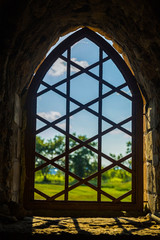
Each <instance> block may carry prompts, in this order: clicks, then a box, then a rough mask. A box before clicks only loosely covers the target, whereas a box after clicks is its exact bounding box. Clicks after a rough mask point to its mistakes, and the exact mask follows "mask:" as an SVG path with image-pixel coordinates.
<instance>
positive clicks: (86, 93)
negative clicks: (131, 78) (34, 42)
mask: <svg viewBox="0 0 160 240" xmlns="http://www.w3.org/2000/svg"><path fill="white" fill-rule="evenodd" d="M70 34H72V33H70ZM70 34H68V35H70ZM68 35H66V36H64V37H61V38H60V39H59V41H58V42H57V43H56V45H55V46H54V47H56V46H57V45H58V44H59V43H60V42H61V41H63V40H64V39H65V38H66V37H68ZM108 42H109V44H112V42H111V41H108ZM54 47H52V48H51V50H53V48H54ZM51 50H50V51H51ZM50 51H49V52H50ZM64 56H66V55H65V53H64ZM105 56H106V54H105V53H103V57H105ZM98 59H99V49H98V47H97V46H96V45H95V44H94V43H92V42H91V41H90V40H88V39H87V38H84V39H82V40H81V41H79V42H77V43H76V44H74V45H73V46H72V48H71V60H72V61H73V62H75V63H76V64H78V65H80V66H81V67H83V68H86V67H88V66H90V65H91V64H93V63H94V62H96V61H98ZM66 69H67V65H66V62H65V61H64V60H62V59H60V58H59V59H57V61H56V62H55V63H54V64H53V66H52V67H51V69H50V70H49V71H48V72H47V74H46V76H45V77H44V79H43V81H44V82H46V83H48V84H49V85H53V84H54V83H57V82H59V81H61V80H63V79H64V78H66ZM103 69H104V70H103V80H105V81H107V82H109V83H110V84H112V85H114V86H116V87H118V86H119V85H121V84H123V83H124V82H125V81H124V78H123V76H122V74H121V73H120V71H119V70H118V69H117V67H116V66H115V64H113V62H112V61H111V60H108V61H107V62H105V63H104V64H103ZM70 71H71V75H73V74H75V73H77V72H78V71H79V70H78V69H77V68H75V67H74V66H71V68H70ZM98 71H99V69H98V67H96V68H95V69H92V70H91V72H93V73H94V74H95V75H97V76H98ZM70 84H71V85H70V86H71V92H70V94H71V97H72V98H74V99H75V100H77V101H79V102H81V103H83V104H85V103H87V102H89V101H91V100H93V99H95V98H97V97H98V90H99V85H98V81H97V80H95V79H93V78H92V77H90V76H89V75H87V74H81V75H79V76H78V77H76V78H73V79H72V80H71V81H70ZM43 89H44V87H43V86H42V85H40V88H39V90H38V91H39V92H40V91H41V90H43ZM57 89H58V90H59V91H61V92H63V93H65V94H66V84H63V85H60V86H59V87H57ZM109 90H111V89H110V88H108V87H106V86H105V85H104V84H103V94H104V93H106V92H108V91H109ZM122 91H124V92H125V93H127V94H128V95H130V96H131V93H130V91H129V89H128V88H127V87H125V88H124V89H122ZM102 104H103V107H102V114H103V116H104V117H107V118H109V119H110V120H111V121H114V122H115V123H118V122H121V121H123V120H124V119H125V118H128V117H130V116H131V114H132V113H131V101H130V100H128V99H127V98H125V97H123V96H122V95H121V94H119V93H117V92H116V93H114V94H111V95H110V96H109V97H107V98H104V99H103V101H102ZM65 106H66V100H65V98H63V97H62V96H60V95H59V94H57V93H55V92H53V91H48V92H47V93H46V94H43V95H41V96H39V97H38V100H37V114H38V115H40V116H41V117H43V118H45V119H46V120H48V121H49V122H52V121H54V120H56V119H58V118H60V117H62V116H63V115H65V114H66V109H65ZM70 108H71V111H72V110H74V109H76V108H78V105H76V104H74V103H71V105H70ZM90 108H91V109H93V110H94V111H98V103H96V104H93V105H91V106H90ZM97 123H98V118H97V117H96V116H94V115H93V114H91V113H90V112H88V111H86V110H83V111H81V112H79V113H77V114H75V115H73V116H71V117H70V133H73V132H76V134H77V135H87V136H88V137H92V136H94V135H96V134H97V133H98V124H97ZM44 125H45V124H43V123H42V122H40V121H38V120H37V129H39V128H40V127H42V126H44ZM57 126H59V127H60V128H62V129H65V127H66V123H65V120H64V121H62V122H60V123H58V124H57ZM109 127H111V125H110V124H108V123H106V122H105V121H103V123H102V130H106V129H107V128H109ZM123 127H124V128H126V129H128V130H129V131H131V122H129V123H127V124H126V125H124V126H123ZM58 134H60V133H59V132H57V131H55V130H54V129H53V128H50V129H47V130H46V131H44V132H41V133H40V134H38V135H39V136H41V137H42V138H45V139H49V138H53V137H54V136H55V135H58ZM127 141H131V137H130V136H129V135H127V134H125V133H124V132H122V131H120V130H119V129H115V130H113V131H112V132H110V133H108V134H106V135H104V136H103V137H102V151H103V152H104V153H105V154H108V155H109V153H115V154H120V153H122V154H123V155H125V151H126V142H127Z"/></svg>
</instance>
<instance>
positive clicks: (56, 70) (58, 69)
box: [48, 58, 89, 77]
mask: <svg viewBox="0 0 160 240" xmlns="http://www.w3.org/2000/svg"><path fill="white" fill-rule="evenodd" d="M71 60H72V61H73V62H75V63H76V64H77V65H79V66H81V67H83V68H86V67H88V66H89V64H88V62H87V61H78V60H77V59H76V58H72V59H71ZM66 71H67V63H66V62H65V61H63V60H62V59H60V58H58V59H57V61H56V62H55V63H54V64H53V65H52V67H51V68H50V70H49V72H48V74H49V75H51V76H53V77H58V76H61V75H63V74H64V73H65V72H66ZM78 71H79V69H77V68H75V67H73V66H71V72H73V73H75V72H78Z"/></svg>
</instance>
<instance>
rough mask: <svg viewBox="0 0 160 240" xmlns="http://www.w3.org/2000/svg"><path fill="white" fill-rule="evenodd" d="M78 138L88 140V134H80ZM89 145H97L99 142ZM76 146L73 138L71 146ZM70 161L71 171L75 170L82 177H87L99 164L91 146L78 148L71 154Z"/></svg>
mask: <svg viewBox="0 0 160 240" xmlns="http://www.w3.org/2000/svg"><path fill="white" fill-rule="evenodd" d="M75 135H76V134H75V133H74V136H75ZM78 139H80V140H81V141H83V142H85V141H87V140H88V138H87V136H86V135H79V136H78ZM89 145H90V146H92V147H96V146H97V143H96V142H92V143H90V144H89ZM74 146H76V142H75V141H74V140H73V139H71V140H70V147H71V148H73V147H74ZM69 161H70V164H69V166H70V171H72V172H74V174H76V175H77V176H79V177H81V178H85V177H87V176H89V175H91V174H92V173H94V172H96V171H97V166H98V165H97V161H96V154H95V153H94V152H93V151H91V150H90V149H89V148H86V147H81V148H79V149H78V150H76V151H74V152H73V153H72V154H70V157H69Z"/></svg>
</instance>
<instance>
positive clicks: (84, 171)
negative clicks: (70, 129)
mask: <svg viewBox="0 0 160 240" xmlns="http://www.w3.org/2000/svg"><path fill="white" fill-rule="evenodd" d="M73 135H74V136H76V134H75V133H74V134H73ZM77 138H78V139H80V140H81V141H87V140H88V138H87V137H86V136H85V135H84V136H82V135H79V136H78V137H77ZM76 144H77V142H76V141H74V140H73V139H70V141H69V147H70V148H73V147H75V146H76ZM90 145H91V146H92V147H95V146H96V143H95V142H93V143H90ZM36 152H37V153H39V154H41V155H43V156H45V157H46V158H48V159H52V158H54V157H56V156H58V155H60V154H62V153H63V152H65V138H64V137H63V136H60V135H57V136H55V137H54V138H53V139H48V140H47V141H46V142H45V141H44V139H42V138H41V137H39V136H37V137H36ZM43 163H44V161H43V160H42V159H40V158H37V159H36V167H37V166H40V165H42V164H43ZM58 164H59V165H61V166H62V167H65V158H61V159H60V160H59V162H58ZM69 166H70V168H69V170H70V171H72V172H73V173H74V174H76V175H78V176H79V177H81V178H84V177H86V176H88V175H89V174H92V173H93V172H95V171H97V162H96V158H95V153H94V152H92V151H91V150H90V149H88V148H86V147H81V148H79V149H78V150H76V151H74V152H73V153H71V154H70V156H69ZM51 168H53V167H52V165H48V166H46V167H44V168H42V169H41V173H42V175H43V177H44V179H43V181H47V180H48V179H47V175H48V174H49V172H50V171H51ZM58 172H60V171H59V170H58ZM58 172H57V174H58Z"/></svg>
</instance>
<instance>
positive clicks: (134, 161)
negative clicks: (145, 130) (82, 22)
mask: <svg viewBox="0 0 160 240" xmlns="http://www.w3.org/2000/svg"><path fill="white" fill-rule="evenodd" d="M27 103H28V104H27V114H28V115H27V131H26V185H25V195H24V199H25V201H26V206H30V208H32V209H35V208H36V207H37V206H38V208H45V209H46V208H48V209H68V210H78V209H90V210H93V209H97V208H98V209H101V210H104V209H107V208H109V209H110V208H111V206H112V210H113V209H115V210H117V209H118V210H128V209H132V210H133V209H135V208H136V209H137V210H141V209H142V202H143V201H142V190H143V189H142V99H141V95H140V92H139V89H138V86H137V83H136V81H135V78H134V76H133V75H132V73H131V72H130V70H129V68H128V67H127V65H126V64H125V62H124V61H123V59H122V58H121V57H120V56H119V54H118V53H117V52H116V51H115V50H114V49H113V48H112V47H111V46H110V44H108V43H107V42H106V41H105V40H104V39H103V38H102V37H100V36H99V35H98V34H96V33H95V32H93V31H92V30H90V29H88V28H83V29H81V30H79V31H77V32H75V33H73V34H72V35H71V36H69V37H68V38H67V39H66V40H64V41H63V42H62V43H60V44H59V45H58V46H57V47H56V48H55V49H54V50H53V51H52V52H51V53H50V54H49V55H48V56H47V57H46V59H45V61H44V62H43V63H42V65H41V66H40V68H39V69H38V71H37V73H36V75H35V76H34V79H33V81H32V84H31V86H30V89H29V93H28V97H27ZM77 203H78V205H77Z"/></svg>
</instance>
